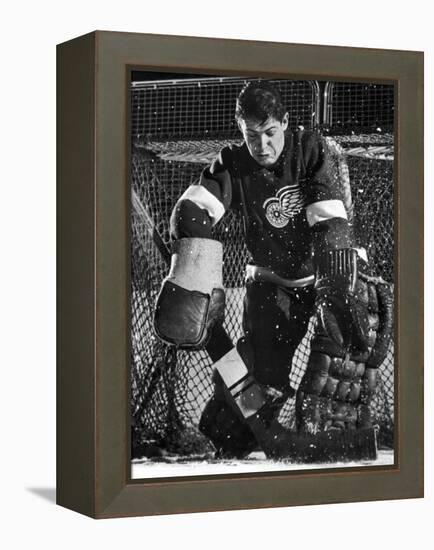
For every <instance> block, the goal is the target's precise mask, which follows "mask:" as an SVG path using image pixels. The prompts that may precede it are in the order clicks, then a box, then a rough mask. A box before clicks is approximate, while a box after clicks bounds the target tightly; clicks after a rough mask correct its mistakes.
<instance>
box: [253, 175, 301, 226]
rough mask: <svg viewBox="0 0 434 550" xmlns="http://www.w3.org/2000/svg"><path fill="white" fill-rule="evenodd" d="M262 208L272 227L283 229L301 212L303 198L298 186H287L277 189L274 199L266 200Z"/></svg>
mask: <svg viewBox="0 0 434 550" xmlns="http://www.w3.org/2000/svg"><path fill="white" fill-rule="evenodd" d="M262 206H263V208H264V210H265V215H266V217H267V220H268V221H269V222H270V223H271V225H272V226H274V227H285V225H287V224H288V222H289V220H290V219H291V218H293V217H294V216H295V215H296V214H299V213H300V212H301V211H302V210H303V207H304V197H303V194H302V192H301V190H300V186H299V185H287V186H286V187H282V189H279V191H278V192H277V194H276V196H275V197H271V198H270V199H267V200H266V201H265V202H264V204H263V205H262Z"/></svg>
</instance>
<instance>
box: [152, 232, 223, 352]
mask: <svg viewBox="0 0 434 550" xmlns="http://www.w3.org/2000/svg"><path fill="white" fill-rule="evenodd" d="M222 259H223V248H222V245H221V243H219V242H218V241H215V240H212V239H202V238H184V239H179V240H177V241H175V243H174V247H173V254H172V261H171V267H170V271H169V275H168V276H167V277H166V279H164V281H163V284H162V287H161V290H160V293H159V295H158V298H157V304H156V308H155V314H154V329H155V332H156V334H157V336H158V337H159V338H160V339H161V340H163V341H164V342H166V343H168V344H172V345H175V346H177V347H179V348H182V349H199V348H202V347H203V346H205V345H206V343H207V341H208V339H209V337H210V334H211V330H212V327H213V326H214V324H215V323H222V322H223V317H224V307H225V293H224V290H223V283H222Z"/></svg>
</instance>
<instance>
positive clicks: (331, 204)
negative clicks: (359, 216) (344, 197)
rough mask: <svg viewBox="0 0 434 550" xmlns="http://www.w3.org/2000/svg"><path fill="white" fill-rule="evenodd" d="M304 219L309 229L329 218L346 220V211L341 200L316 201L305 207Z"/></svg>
mask: <svg viewBox="0 0 434 550" xmlns="http://www.w3.org/2000/svg"><path fill="white" fill-rule="evenodd" d="M306 218H307V223H308V224H309V226H310V227H312V226H313V225H315V224H316V223H319V222H322V221H324V220H329V219H331V218H344V219H345V220H346V219H348V216H347V211H346V210H345V206H344V203H343V202H342V201H341V200H338V199H335V200H328V201H318V202H314V203H313V204H309V205H308V206H306Z"/></svg>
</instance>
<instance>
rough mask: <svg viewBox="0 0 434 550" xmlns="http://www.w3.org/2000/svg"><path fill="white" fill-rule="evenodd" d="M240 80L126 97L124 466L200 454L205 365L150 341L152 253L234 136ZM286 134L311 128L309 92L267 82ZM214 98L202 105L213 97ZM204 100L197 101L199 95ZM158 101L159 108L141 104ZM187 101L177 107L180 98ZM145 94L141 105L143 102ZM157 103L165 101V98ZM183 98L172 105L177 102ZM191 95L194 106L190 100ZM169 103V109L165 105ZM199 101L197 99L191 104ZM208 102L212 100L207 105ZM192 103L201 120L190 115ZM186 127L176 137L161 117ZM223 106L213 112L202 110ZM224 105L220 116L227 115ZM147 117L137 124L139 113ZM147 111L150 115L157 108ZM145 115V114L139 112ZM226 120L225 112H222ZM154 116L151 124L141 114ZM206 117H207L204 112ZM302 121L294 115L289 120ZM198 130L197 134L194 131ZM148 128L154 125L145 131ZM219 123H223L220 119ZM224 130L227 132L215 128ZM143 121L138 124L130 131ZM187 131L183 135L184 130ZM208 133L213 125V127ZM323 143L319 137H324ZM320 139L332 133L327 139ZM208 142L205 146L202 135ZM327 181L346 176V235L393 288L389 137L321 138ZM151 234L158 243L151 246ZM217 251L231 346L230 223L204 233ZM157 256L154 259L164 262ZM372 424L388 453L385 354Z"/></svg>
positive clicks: (159, 270)
mask: <svg viewBox="0 0 434 550" xmlns="http://www.w3.org/2000/svg"><path fill="white" fill-rule="evenodd" d="M243 83H244V80H241V79H235V78H229V79H204V80H203V81H199V82H197V81H194V82H188V83H186V82H182V83H180V84H179V86H177V85H176V83H173V82H172V83H171V85H169V84H168V83H167V82H164V83H163V84H162V86H161V88H162V89H161V90H159V89H158V85H157V84H155V83H151V84H150V85H149V83H145V84H146V85H143V84H142V85H136V86H133V90H132V110H133V116H132V134H133V135H132V143H133V147H132V158H131V187H132V210H131V220H132V223H131V416H132V447H133V449H132V456H133V457H134V456H140V455H141V453H142V452H143V448H145V447H146V445H147V444H149V443H152V444H153V445H156V446H157V447H161V448H164V449H166V450H167V451H169V452H172V453H176V454H180V455H197V454H203V453H206V452H208V451H210V450H211V449H210V447H209V445H208V444H207V442H206V441H205V440H204V438H203V437H202V436H201V435H200V433H199V431H198V429H197V425H198V422H199V418H200V414H201V412H202V409H203V407H204V406H205V403H206V402H207V401H208V399H209V397H210V396H211V393H212V382H211V375H212V363H211V360H210V358H209V357H208V354H207V353H206V352H205V351H196V352H185V351H177V352H176V351H174V350H173V349H172V348H169V347H167V346H165V345H164V344H162V343H161V342H160V341H159V340H158V339H157V338H156V336H155V335H154V332H153V326H152V319H153V312H154V306H155V301H156V297H157V294H158V291H159V289H160V285H161V281H162V279H163V278H164V277H165V275H166V274H167V271H168V266H167V261H166V260H165V258H164V257H163V254H162V247H167V248H169V247H170V238H169V217H170V213H171V211H172V209H173V207H174V205H175V203H176V201H177V199H178V198H179V196H180V195H181V194H182V192H183V191H184V190H185V189H186V188H187V187H188V186H189V185H191V184H192V183H194V182H196V181H197V180H198V178H199V176H200V173H201V171H202V169H203V168H204V165H205V164H207V163H209V162H210V161H211V160H212V159H213V158H214V157H215V155H216V154H217V153H218V151H219V149H220V148H221V147H222V146H223V145H225V144H226V143H228V142H236V141H237V140H239V136H238V135H237V134H236V133H235V132H234V131H233V130H234V129H233V128H232V127H231V124H230V123H228V121H232V109H233V105H234V101H235V99H234V98H235V97H236V94H237V93H238V92H239V90H240V89H241V86H242V85H243ZM277 84H278V85H279V87H280V88H281V90H282V89H283V91H284V93H285V96H284V97H285V98H287V105H288V109H289V111H290V116H292V120H293V123H297V124H300V123H303V124H304V125H305V126H307V127H311V126H313V125H314V119H315V117H314V116H313V114H314V113H315V109H316V105H317V97H316V95H317V90H316V87H315V84H314V83H310V82H301V81H278V82H277ZM208 86H209V87H210V88H214V91H216V94H217V95H216V97H214V96H212V90H209V89H208ZM204 89H205V90H206V92H205V96H201V95H200V94H201V93H202V94H203V93H204V92H203V90H204ZM159 92H160V93H161V94H162V96H161V97H160V98H159V99H158V98H157V99H150V96H152V97H153V95H154V94H157V95H158V93H159ZM181 93H184V94H190V99H189V100H188V101H187V100H185V99H184V100H183V101H184V103H182V101H181V100H180V99H179V97H180V94H181ZM146 94H148V96H146ZM168 94H172V96H171V97H170V99H167V96H168ZM181 95H182V94H181ZM191 96H192V97H193V99H191ZM175 98H176V102H175ZM201 98H202V99H201ZM217 99H218V101H217ZM201 101H203V104H204V105H203V106H201V109H203V112H202V111H201V112H199V113H191V112H190V111H191V110H192V109H193V111H194V109H195V108H196V107H193V106H194V105H196V106H197V102H199V104H201ZM172 104H173V105H175V106H176V110H179V109H181V107H183V108H184V113H181V114H180V113H179V112H177V116H178V117H179V119H180V120H184V123H185V125H186V126H188V128H183V131H182V132H180V133H179V134H176V131H175V130H176V128H178V126H179V122H178V126H177V123H176V121H174V120H173V119H172V118H171V116H174V113H173V111H175V109H173V108H172V106H173V105H172ZM220 104H223V107H221V108H222V112H223V114H221V113H220V114H219V113H216V112H214V114H213V118H209V117H210V115H209V112H210V109H211V107H212V106H213V105H220ZM228 105H231V108H232V109H231V110H229V108H228V107H227V106H228ZM145 107H146V109H148V111H147V112H146V113H145V112H144V110H145ZM157 107H158V108H157ZM149 109H150V110H149ZM225 109H227V110H228V112H227V113H226V112H225ZM153 110H155V112H157V113H160V111H162V112H163V114H162V115H161V113H160V116H159V117H156V118H159V121H160V122H159V123H158V122H156V121H154V118H153V117H152V116H151V113H152V112H153ZM211 110H212V109H211ZM300 113H301V115H300ZM206 116H207V117H208V119H207V120H205V124H206V125H207V130H208V132H207V133H203V134H202V138H201V137H200V133H201V132H204V129H203V128H200V124H202V123H203V122H204V121H203V120H202V117H206ZM149 117H151V122H152V124H154V126H150V125H149V124H148V125H146V124H147V122H146V121H148V120H149ZM225 117H226V118H225ZM224 120H226V123H224ZM141 121H142V122H141ZM194 121H196V126H195V127H194V128H193V122H194ZM213 125H214V126H213ZM228 127H229V129H228ZM326 133H327V132H326ZM328 133H330V134H333V132H331V131H329V132H328ZM210 134H211V135H210ZM327 140H328V142H329V146H330V149H331V152H332V156H333V164H334V167H335V173H336V177H340V178H346V177H349V179H350V182H351V187H352V194H353V200H354V202H355V217H354V230H355V234H356V238H357V241H358V244H359V245H360V246H364V247H365V248H366V249H367V250H368V255H369V257H370V259H371V261H372V263H373V265H374V270H375V272H376V275H380V276H382V277H383V278H384V279H385V280H387V281H389V282H390V283H393V207H392V205H393V162H392V160H393V137H392V134H387V133H384V132H383V133H378V132H376V133H369V134H355V133H352V134H348V133H347V134H342V133H339V135H333V136H330V137H327ZM155 235H158V237H157V238H156V237H155ZM214 237H215V238H217V239H218V240H220V241H221V242H222V243H223V246H224V272H223V282H224V286H225V289H226V295H227V306H226V315H225V328H226V330H227V332H228V334H229V335H230V336H231V338H232V340H233V341H234V342H235V341H236V340H237V338H238V337H239V336H240V335H241V317H242V315H241V314H242V302H243V296H244V289H243V281H244V268H245V264H246V261H247V251H246V249H245V246H244V243H243V238H242V230H241V221H240V219H238V218H237V217H236V216H235V215H234V214H233V213H228V214H227V215H226V216H225V217H224V218H223V220H222V221H221V222H220V223H219V224H218V225H217V226H216V228H215V229H214ZM163 252H164V251H163ZM312 330H313V325H312V323H311V324H310V326H309V329H308V331H307V334H306V336H305V338H304V340H303V341H302V343H301V344H300V346H299V348H298V350H297V352H296V354H295V357H294V360H293V365H292V371H291V376H290V382H291V385H292V387H293V388H297V387H298V385H299V383H300V381H301V378H302V376H303V373H304V369H305V368H306V364H307V359H308V356H309V341H310V338H311V336H312ZM294 405H295V403H294V399H293V398H291V399H289V400H288V402H287V403H286V404H285V406H284V408H283V409H282V411H281V414H280V418H279V420H280V422H281V423H282V424H284V425H285V426H287V427H289V428H292V427H293V425H294ZM375 416H376V418H377V421H378V423H379V425H380V444H381V445H383V446H388V447H391V446H392V445H393V424H394V359H393V344H392V345H391V347H390V350H389V353H388V356H387V358H386V360H385V361H384V364H383V365H382V366H381V368H380V383H379V385H378V389H377V394H376V399H375Z"/></svg>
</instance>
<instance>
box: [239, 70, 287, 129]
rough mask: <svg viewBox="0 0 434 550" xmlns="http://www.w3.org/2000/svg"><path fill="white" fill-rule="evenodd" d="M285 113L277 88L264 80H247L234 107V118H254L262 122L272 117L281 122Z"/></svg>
mask: <svg viewBox="0 0 434 550" xmlns="http://www.w3.org/2000/svg"><path fill="white" fill-rule="evenodd" d="M285 113H286V109H285V107H284V106H283V102H282V97H281V95H280V92H279V90H277V88H275V87H274V86H273V85H272V84H270V83H269V82H268V81H266V80H255V81H252V82H248V83H247V84H246V85H245V86H244V88H243V89H242V90H241V92H240V95H239V96H238V99H237V104H236V107H235V119H236V120H240V119H242V120H246V119H255V120H258V121H259V122H261V123H263V122H265V121H266V120H267V119H268V118H270V117H272V118H274V119H275V120H278V121H279V122H281V121H282V120H283V117H284V115H285Z"/></svg>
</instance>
